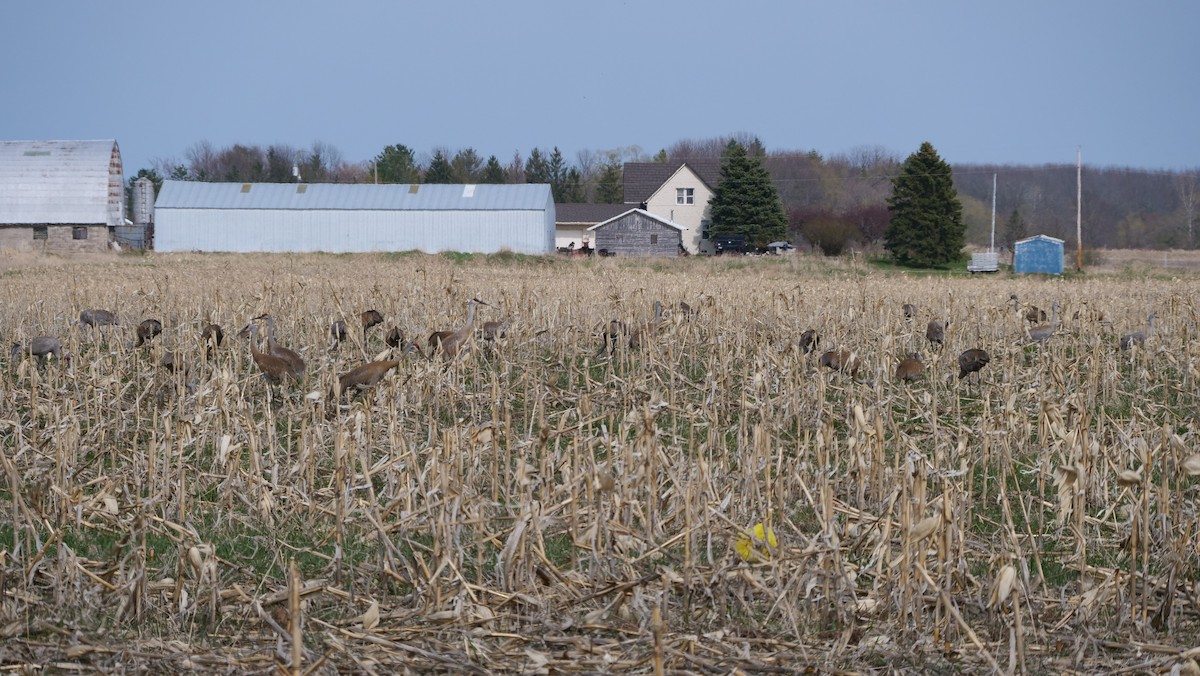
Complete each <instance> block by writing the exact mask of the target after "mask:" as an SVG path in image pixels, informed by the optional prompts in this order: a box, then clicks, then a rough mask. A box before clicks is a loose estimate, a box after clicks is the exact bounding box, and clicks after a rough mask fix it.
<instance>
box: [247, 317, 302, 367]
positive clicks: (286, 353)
mask: <svg viewBox="0 0 1200 676" xmlns="http://www.w3.org/2000/svg"><path fill="white" fill-rule="evenodd" d="M260 319H265V320H266V322H267V352H266V354H268V355H270V356H272V357H275V358H276V359H279V360H281V361H282V362H283V363H284V364H285V365H286V367H287V369H286V371H287V375H288V376H289V377H291V378H293V379H295V380H301V379H302V378H304V371H305V369H306V368H307V366H306V365H305V363H304V358H303V357H301V356H300V355H299V354H297V353H296V352H294V351H292V350H289V349H288V348H286V347H284V346H282V345H280V344H279V343H278V341H276V340H275V318H274V317H272V316H271V314H270V313H269V312H268V313H263V314H261V315H259V316H257V317H255V318H254V320H252V321H251V322H250V337H251V340H252V341H253V342H254V343H257V342H258V330H257V329H258V327H257V326H256V325H255V324H254V322H255V321H257V320H260ZM256 361H257V360H256Z"/></svg>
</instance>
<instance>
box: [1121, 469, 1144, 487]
mask: <svg viewBox="0 0 1200 676" xmlns="http://www.w3.org/2000/svg"><path fill="white" fill-rule="evenodd" d="M1140 483H1142V470H1140V469H1124V470H1121V473H1120V474H1118V475H1117V485H1118V486H1125V487H1126V488H1129V487H1131V486H1137V485H1138V484H1140Z"/></svg>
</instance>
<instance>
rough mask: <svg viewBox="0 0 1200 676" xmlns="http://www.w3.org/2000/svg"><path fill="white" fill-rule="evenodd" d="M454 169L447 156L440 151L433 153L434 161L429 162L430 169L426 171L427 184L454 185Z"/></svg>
mask: <svg viewBox="0 0 1200 676" xmlns="http://www.w3.org/2000/svg"><path fill="white" fill-rule="evenodd" d="M454 181H455V179H454V167H452V166H450V160H448V159H446V154H445V153H443V152H442V151H440V150H438V151H436V152H434V153H433V159H432V160H430V161H429V168H428V169H426V170H425V182H426V183H454Z"/></svg>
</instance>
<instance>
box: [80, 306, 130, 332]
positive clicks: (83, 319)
mask: <svg viewBox="0 0 1200 676" xmlns="http://www.w3.org/2000/svg"><path fill="white" fill-rule="evenodd" d="M79 323H80V324H83V325H85V326H89V327H92V328H96V327H98V326H112V325H114V324H119V323H120V322H118V321H117V316H116V315H115V314H113V313H111V312H109V311H108V310H95V309H89V310H84V311H83V312H80V313H79Z"/></svg>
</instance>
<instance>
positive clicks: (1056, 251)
mask: <svg viewBox="0 0 1200 676" xmlns="http://www.w3.org/2000/svg"><path fill="white" fill-rule="evenodd" d="M1013 272H1017V273H1028V272H1040V273H1044V274H1048V275H1061V274H1062V272H1063V240H1061V239H1058V238H1057V237H1050V236H1049V235H1035V236H1033V237H1029V238H1027V239H1022V240H1020V241H1017V242H1015V243H1013Z"/></svg>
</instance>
